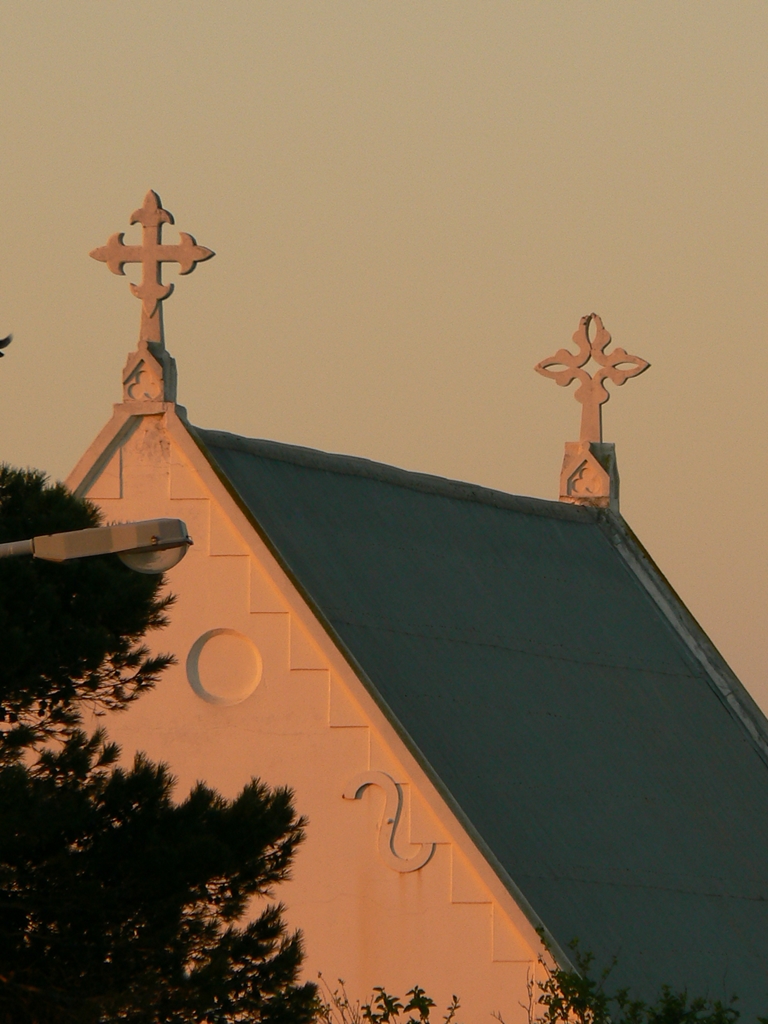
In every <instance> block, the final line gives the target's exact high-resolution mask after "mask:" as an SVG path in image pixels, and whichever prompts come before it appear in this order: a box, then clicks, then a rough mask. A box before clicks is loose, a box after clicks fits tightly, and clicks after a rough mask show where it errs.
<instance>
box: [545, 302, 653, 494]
mask: <svg viewBox="0 0 768 1024" xmlns="http://www.w3.org/2000/svg"><path fill="white" fill-rule="evenodd" d="M593 320H594V323H595V337H594V339H592V338H590V336H589V328H590V325H591V323H592V321H593ZM573 340H574V342H575V343H576V347H577V348H578V352H576V353H573V352H570V351H569V350H568V349H567V348H561V349H558V351H557V352H555V354H554V355H553V356H548V357H547V358H546V359H542V361H541V362H540V363H538V364H537V365H536V366H535V367H534V369H535V370H536V372H537V373H540V374H542V376H544V377H549V378H550V379H551V380H554V381H556V382H557V383H558V384H559V385H560V386H561V387H568V385H569V384H571V383H573V381H575V380H577V381H579V386H578V388H577V389H576V393H575V395H574V398H575V399H576V401H577V402H581V435H580V437H579V440H578V441H566V444H565V457H564V459H563V468H562V470H561V472H560V500H561V501H568V502H572V503H574V504H579V505H593V506H596V507H598V508H611V509H613V510H614V511H615V512H618V510H619V470H618V466H617V464H616V450H615V447H614V445H612V444H607V443H605V442H604V441H603V420H602V409H603V405H604V404H605V403H606V402H607V401H608V399H609V398H610V397H611V396H610V394H609V392H608V391H607V389H606V387H605V384H604V381H606V380H610V381H613V383H614V384H616V385H618V386H621V385H622V384H623V383H624V382H625V381H627V380H629V378H630V377H637V375H638V374H639V373H642V372H643V371H644V370H647V369H648V367H649V365H650V364H649V363H647V362H646V361H645V359H641V358H640V357H639V356H631V355H629V354H628V353H627V352H625V350H624V349H623V348H614V349H612V350H611V351H610V352H606V349H607V348H608V346H609V345H610V343H611V336H610V334H609V333H608V331H606V329H605V327H603V321H602V320H601V319H600V317H599V316H598V315H597V314H596V313H590V314H589V316H583V317H582V318H581V320H580V321H579V326H578V329H577V331H576V333H575V334H574V336H573ZM590 359H594V361H595V362H596V363H597V364H598V368H597V369H596V370H595V371H594V373H593V374H592V375H590V374H589V373H588V372H587V371H586V370H585V366H586V365H587V363H589V361H590Z"/></svg>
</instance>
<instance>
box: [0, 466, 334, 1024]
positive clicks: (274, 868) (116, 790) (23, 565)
mask: <svg viewBox="0 0 768 1024" xmlns="http://www.w3.org/2000/svg"><path fill="white" fill-rule="evenodd" d="M98 521H99V517H98V513H97V511H96V510H95V509H94V508H93V507H92V506H90V505H88V504H87V503H85V502H81V501H79V500H78V499H76V498H75V497H74V496H72V495H71V494H69V493H68V492H67V491H66V490H65V489H64V488H63V487H61V486H56V487H49V486H47V485H46V483H45V478H44V477H43V476H42V475H41V474H39V473H35V472H21V471H17V470H11V469H8V468H5V467H4V468H0V541H6V540H18V539H22V538H26V537H31V536H35V535H39V534H42V533H50V532H57V531H59V530H72V529H82V528H85V527H89V526H93V525H96V524H97V523H98ZM162 582H163V581H162V578H159V577H149V576H142V575H139V574H137V573H133V572H131V571H130V570H129V569H127V568H126V567H125V566H123V565H122V564H121V563H120V562H119V561H118V560H117V559H116V558H114V557H103V558H90V559H86V560H83V561H81V562H74V563H72V564H63V565H56V564H49V563H45V562H41V561H37V560H34V561H33V560H32V559H31V558H28V557H22V558H17V559H7V560H0V624H1V625H2V630H3V645H4V646H3V659H2V661H0V711H1V712H2V715H3V719H2V721H3V722H4V724H3V725H0V739H2V742H0V1024H117V1022H130V1024H203V1022H207V1024H236V1022H246V1021H248V1022H251V1024H256V1022H263V1024H309V1022H310V1021H311V1020H312V1019H313V1017H314V1015H315V1013H316V1010H317V1003H316V989H315V986H314V985H311V984H307V985H300V984H297V977H298V971H299V967H300V963H301V959H302V950H301V940H300V937H299V936H298V934H294V935H289V934H287V932H286V927H285V923H284V921H283V916H282V915H283V908H282V906H281V905H279V904H278V905H275V904H272V905H270V904H267V903H264V904H263V905H262V906H258V904H255V903H254V902H253V901H254V900H259V899H260V898H261V899H263V898H264V897H269V896H270V895H271V894H272V891H273V887H274V886H275V885H276V884H278V883H279V882H280V881H282V880H283V879H285V878H286V877H287V876H288V871H289V868H290V863H291V860H292V857H293V855H294V852H295V849H296V846H297V844H298V843H299V842H300V841H301V839H302V836H303V826H304V822H303V820H301V819H299V818H297V817H296V814H295V812H294V809H293V805H292V796H291V793H290V792H289V791H288V790H286V789H276V790H271V789H269V788H268V787H266V786H264V785H262V784H261V783H259V782H258V781H256V780H252V781H251V783H250V784H249V785H247V786H246V787H245V789H244V790H243V791H242V792H241V793H240V795H239V796H238V797H236V799H234V800H225V799H224V798H223V797H221V796H219V795H218V794H217V793H215V792H214V791H212V790H210V789H208V788H207V787H205V786H203V785H198V786H196V787H195V789H194V790H193V791H192V792H191V793H190V795H189V796H188V797H187V799H186V800H184V801H183V802H182V803H178V804H177V803H174V801H173V799H172V796H171V790H172V784H173V780H172V778H171V776H170V774H169V772H168V770H167V768H166V767H165V766H164V765H157V764H153V763H151V762H150V761H148V760H147V759H146V758H144V757H142V756H138V757H137V758H136V759H135V760H134V763H133V766H132V767H131V768H130V769H124V768H121V767H118V765H117V759H118V756H119V750H118V748H117V747H116V746H115V745H114V744H110V743H108V742H107V740H106V736H105V734H104V732H103V731H101V732H97V733H96V734H95V735H93V736H91V737H88V736H87V735H86V734H85V733H84V732H83V731H82V730H80V729H79V728H78V724H79V723H80V722H81V720H82V714H83V711H84V710H96V711H97V713H98V711H100V710H101V711H104V710H120V709H122V708H123V707H125V706H126V705H127V704H128V703H130V702H131V701H132V700H134V699H136V697H138V696H139V695H140V694H141V693H142V692H143V691H145V690H146V689H147V688H148V687H150V686H152V685H154V683H155V682H156V680H157V679H158V677H159V675H160V673H161V671H162V670H163V668H165V667H166V666H167V665H168V664H169V663H170V661H171V659H170V658H168V657H160V658H152V657H151V656H150V655H149V652H148V650H147V648H146V647H145V646H144V645H143V643H142V638H143V635H144V632H145V631H146V630H147V629H150V628H156V627H158V626H161V625H162V624H163V623H164V621H165V620H164V611H165V609H166V608H167V607H168V603H169V601H168V599H167V598H161V597H160V596H159V593H160V588H161V586H162ZM254 910H256V911H259V910H260V913H258V916H257V917H256V918H255V920H253V921H251V922H250V923H248V922H245V921H244V918H245V915H246V913H249V914H250V913H253V911H254Z"/></svg>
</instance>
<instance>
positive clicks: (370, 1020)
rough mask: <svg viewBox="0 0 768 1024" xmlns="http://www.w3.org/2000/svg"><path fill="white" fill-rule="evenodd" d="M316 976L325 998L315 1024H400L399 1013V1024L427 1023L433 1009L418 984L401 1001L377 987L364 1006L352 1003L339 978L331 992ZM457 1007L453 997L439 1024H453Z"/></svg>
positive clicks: (431, 1002) (433, 1003)
mask: <svg viewBox="0 0 768 1024" xmlns="http://www.w3.org/2000/svg"><path fill="white" fill-rule="evenodd" d="M319 977H320V983H321V984H322V986H323V989H324V992H325V998H322V997H321V998H320V1000H319V1011H318V1016H317V1019H318V1022H319V1024H401V1021H400V1017H401V1014H402V1015H403V1017H404V1018H405V1019H404V1020H403V1021H402V1024H429V1021H430V1015H431V1012H432V1010H433V1009H434V1008H435V1006H436V1003H435V1001H434V999H431V998H430V997H429V996H428V995H427V993H426V992H425V991H424V989H423V988H420V987H419V986H418V985H414V987H413V988H412V989H411V990H410V991H409V992H406V994H405V999H404V1000H402V999H400V998H399V996H394V995H391V994H390V993H389V992H387V990H386V989H384V988H382V987H381V986H380V985H377V986H376V987H375V988H374V990H373V992H372V994H371V998H370V999H369V1001H368V1002H367V1003H363V1004H362V1005H361V1004H360V1003H359V1002H355V1003H352V1002H350V999H349V996H348V995H347V990H346V987H345V985H344V982H343V981H342V980H341V978H339V987H338V988H336V989H334V990H333V991H331V989H330V988H329V987H328V985H327V984H326V982H325V979H324V978H323V976H322V974H321V975H319ZM460 1005H461V1004H460V1003H459V1000H458V997H457V996H453V998H452V999H451V1001H450V1003H449V1004H448V1007H447V1009H446V1011H445V1013H444V1014H443V1017H442V1024H453V1022H454V1020H455V1019H456V1014H457V1013H458V1012H459V1009H460Z"/></svg>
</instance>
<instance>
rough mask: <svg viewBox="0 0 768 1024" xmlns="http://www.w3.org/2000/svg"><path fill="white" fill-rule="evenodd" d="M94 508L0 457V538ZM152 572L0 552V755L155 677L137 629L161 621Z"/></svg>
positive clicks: (161, 664) (67, 523)
mask: <svg viewBox="0 0 768 1024" xmlns="http://www.w3.org/2000/svg"><path fill="white" fill-rule="evenodd" d="M99 522H100V515H99V512H98V510H97V509H96V508H95V507H94V506H93V505H90V504H89V503H87V502H84V501H80V500H79V499H78V498H76V497H75V496H74V495H72V494H71V493H70V492H69V491H67V489H66V488H65V487H64V486H62V485H61V484H58V485H55V486H49V485H47V484H46V480H45V476H44V475H43V474H42V473H38V472H35V471H34V470H29V471H24V470H16V469H11V468H9V467H8V466H0V543H4V542H6V541H11V540H24V539H27V538H29V537H32V536H37V535H40V534H44V533H56V532H59V531H65V530H82V529H86V528H87V527H91V526H97V525H98V524H99ZM162 583H163V580H162V577H157V576H144V575H141V574H139V573H135V572H132V571H131V570H130V569H128V568H127V567H126V566H125V565H123V564H122V562H120V560H119V559H118V558H116V557H114V556H112V557H104V558H85V559H81V560H78V561H73V562H67V563H62V564H54V563H50V562H44V561H41V560H38V559H33V558H31V557H21V558H4V559H0V636H2V641H3V658H2V667H1V668H0V723H6V725H10V726H12V728H10V729H8V728H6V729H4V730H3V731H2V733H0V740H2V742H0V763H3V762H7V760H8V759H9V758H12V757H14V756H15V755H16V753H17V752H18V750H19V748H20V747H22V746H29V745H30V744H34V743H37V742H39V741H40V740H42V739H50V738H51V737H53V736H61V735H62V731H63V730H66V729H67V728H68V727H71V726H73V725H76V724H77V723H78V721H79V720H80V717H81V713H82V710H83V709H84V708H85V707H90V708H91V709H93V710H96V711H99V710H104V709H113V710H117V709H120V708H123V707H125V706H126V705H127V704H129V703H130V702H131V701H132V700H134V699H135V698H136V697H138V696H139V695H140V694H141V693H142V692H144V691H145V690H146V689H148V688H149V687H151V686H153V685H154V683H155V682H156V681H157V679H158V677H159V674H160V673H161V672H162V670H163V669H164V668H165V667H166V665H168V663H169V661H170V659H169V658H168V657H154V658H153V657H150V655H149V652H148V650H147V648H146V647H145V646H144V645H143V643H142V642H141V640H142V637H143V635H144V633H145V632H146V631H147V630H149V629H156V628H158V627H159V626H162V625H163V624H164V623H165V616H164V612H165V610H166V609H167V607H168V605H169V603H170V598H168V597H160V596H159V594H160V588H161V586H162Z"/></svg>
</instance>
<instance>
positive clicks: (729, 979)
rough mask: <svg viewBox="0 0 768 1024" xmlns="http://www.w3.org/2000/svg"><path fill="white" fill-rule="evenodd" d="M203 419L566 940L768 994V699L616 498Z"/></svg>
mask: <svg viewBox="0 0 768 1024" xmlns="http://www.w3.org/2000/svg"><path fill="white" fill-rule="evenodd" d="M197 435H198V437H199V439H200V440H201V442H202V447H203V449H204V450H205V451H207V453H208V456H209V458H210V459H211V461H212V464H213V465H214V467H216V468H217V469H218V472H219V474H220V475H221V477H222V479H224V480H225V481H226V482H227V483H228V486H229V487H230V490H231V491H232V492H233V493H234V494H235V495H236V497H237V498H238V500H239V501H240V503H241V505H242V506H243V507H244V508H245V509H246V511H247V512H248V513H249V515H250V517H251V519H252V520H253V521H254V523H255V524H256V526H257V527H258V528H259V529H260V531H261V532H262V534H263V535H264V536H265V538H266V539H267V541H268V543H269V544H270V546H271V547H272V549H273V550H274V551H275V553H276V554H277V556H278V557H279V559H280V561H281V562H282V564H283V565H284V566H285V567H286V569H287V571H288V572H289V573H290V575H291V576H292V578H293V579H294V580H295V581H296V583H297V585H298V586H299V587H300V589H301V590H302V591H303V593H304V594H305V595H306V596H307V598H308V600H309V601H310V602H311V604H312V605H313V607H314V608H315V609H316V611H317V613H318V615H319V616H320V618H321V619H322V620H323V621H324V623H325V625H326V628H328V630H329V632H330V633H331V635H332V636H333V637H334V639H335V640H336V642H337V643H338V644H339V646H340V648H341V649H342V650H343V651H344V652H345V654H346V656H347V658H348V659H349V661H350V662H351V663H352V665H353V666H354V667H355V669H356V670H357V672H358V674H359V675H360V676H361V678H362V679H363V681H364V682H366V684H367V685H368V686H369V687H370V688H371V691H372V692H373V694H374V695H375V697H376V699H377V700H378V701H379V703H380V704H381V705H382V707H383V708H384V709H385V711H386V712H387V714H389V716H390V718H391V720H392V721H393V723H394V724H395V726H396V727H397V728H398V729H399V731H400V733H401V735H403V737H404V738H405V740H406V742H408V743H409V745H410V747H411V749H412V750H413V751H414V752H415V754H416V755H417V756H418V757H419V758H420V760H421V762H422V763H423V764H424V765H425V767H426V768H427V770H428V771H429V772H430V774H431V776H432V777H433V778H434V779H435V781H436V784H437V785H438V786H439V788H440V789H441V791H442V792H443V793H444V794H445V796H446V798H447V799H448V800H449V802H450V803H451V805H452V806H453V807H454V808H455V809H456V811H457V813H458V814H459V815H460V817H461V818H462V820H463V821H464V822H465V823H466V825H467V827H468V828H469V830H470V832H471V833H472V834H473V836H474V837H475V838H476V840H477V842H478V843H479V845H480V846H481V848H482V849H483V850H484V851H485V852H486V855H487V856H488V857H489V859H490V861H491V863H492V864H494V866H495V867H496V869H497V871H498V872H499V874H500V875H501V876H502V878H503V879H505V881H506V882H507V884H508V885H509V886H510V888H511V889H512V891H513V892H515V893H516V894H517V895H518V896H520V894H522V895H521V901H522V902H523V904H524V905H525V904H526V903H527V909H528V911H529V913H531V915H532V917H533V918H534V920H535V919H536V918H538V919H539V920H540V921H541V922H543V924H544V926H545V927H546V929H547V930H548V931H549V932H550V934H551V935H552V936H553V937H554V940H555V941H556V943H557V944H559V946H561V947H566V946H567V944H568V942H569V941H570V940H571V939H573V938H578V939H579V940H580V943H581V947H582V948H583V949H590V950H592V951H593V952H594V953H595V954H596V955H597V957H598V961H599V962H603V963H604V962H606V961H607V960H608V959H610V958H611V957H612V956H613V955H614V954H616V955H618V957H619V965H618V968H617V970H616V974H615V981H616V982H617V983H619V982H622V983H631V984H633V986H635V990H636V991H638V992H639V993H640V994H642V995H645V996H646V997H650V996H652V995H653V994H654V993H655V992H656V991H657V990H658V988H659V987H660V985H661V984H663V983H668V984H671V985H672V986H674V987H677V988H681V987H683V986H687V987H688V989H689V991H690V992H692V993H695V994H709V995H710V996H712V997H723V996H726V997H727V996H729V995H730V994H731V993H733V992H736V993H737V994H738V995H739V996H740V1006H741V1009H742V1012H743V1014H744V1016H745V1017H746V1018H747V1019H749V1018H753V1017H754V1016H755V1015H757V1014H758V1013H761V1014H765V1013H768V766H767V762H766V750H768V745H767V744H766V740H767V738H768V732H766V723H765V720H764V719H763V716H762V714H761V713H760V712H759V710H758V709H757V708H756V706H755V705H754V703H753V702H752V701H751V699H750V698H749V696H748V695H747V694H746V692H745V691H744V690H743V688H742V687H741V686H740V684H739V683H738V681H737V680H736V679H735V677H734V676H733V675H732V673H730V671H729V669H728V668H727V666H726V665H725V663H724V662H723V661H722V659H721V658H720V657H719V655H718V654H717V652H716V651H715V650H714V648H713V647H712V646H711V644H710V643H709V641H708V640H707V638H706V637H705V636H704V634H703V633H702V631H701V630H700V629H699V627H698V626H697V625H696V623H695V622H694V621H693V619H692V618H691V617H690V615H689V614H688V613H687V612H686V610H685V608H684V607H683V606H682V603H681V602H680V601H679V599H678V598H677V597H676V596H675V594H674V593H673V592H672V590H671V589H670V588H669V586H668V585H667V584H666V582H665V580H664V579H663V577H662V576H661V574H660V573H659V572H658V570H657V569H656V568H655V567H654V566H653V564H652V563H651V561H650V559H649V558H648V557H647V555H646V554H645V553H644V551H643V549H642V548H641V547H640V545H639V544H638V543H637V541H636V540H635V539H634V537H633V535H632V534H631V531H629V529H628V528H627V526H626V524H625V523H624V522H623V521H622V520H621V519H620V517H618V516H615V515H613V514H610V513H607V512H598V511H596V510H593V509H587V508H581V507H574V506H568V505H563V504H561V503H558V502H547V501H540V500H536V499H532V498H519V497H514V496H511V495H507V494H502V493H500V492H497V491H491V490H487V489H485V488H481V487H474V486H471V485H468V484H460V483H454V482H451V481H446V480H441V479H439V478H435V477H427V476H423V475H421V474H415V473H408V472H405V471H403V470H398V469H393V468H392V467H388V466H381V465H377V464H375V463H371V462H368V461H367V460H364V459H352V458H346V457H343V456H333V455H325V454H323V453H321V452H314V451H311V450H309V449H302V448H295V447H292V446H289V445H281V444H276V443H274V442H267V441H251V440H247V439H244V438H238V437H234V436H233V435H229V434H221V433H217V432H213V431H204V430H200V431H197Z"/></svg>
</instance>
